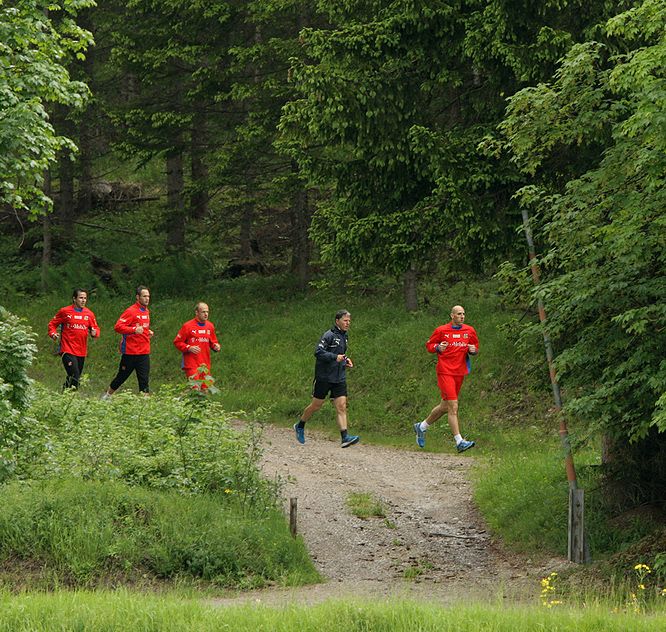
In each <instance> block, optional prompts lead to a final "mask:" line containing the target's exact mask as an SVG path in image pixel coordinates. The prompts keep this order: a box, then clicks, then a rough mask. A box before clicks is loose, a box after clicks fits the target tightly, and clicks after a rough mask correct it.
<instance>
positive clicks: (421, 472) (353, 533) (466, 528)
mask: <svg viewBox="0 0 666 632" xmlns="http://www.w3.org/2000/svg"><path fill="white" fill-rule="evenodd" d="M410 431H411V428H407V429H406V432H407V433H410ZM410 438H411V437H410ZM476 449H477V448H474V449H473V450H476ZM473 450H472V451H468V452H466V453H465V454H462V455H458V454H456V453H452V454H434V453H431V452H424V451H419V450H418V448H416V446H415V449H414V450H403V449H398V448H391V447H383V446H374V445H364V444H363V443H362V442H361V443H359V444H357V445H355V446H351V447H349V448H346V449H341V448H340V444H339V442H338V441H334V440H332V439H331V438H330V437H328V436H324V435H323V434H320V433H317V431H312V430H310V429H309V428H306V443H305V445H300V444H299V443H297V442H296V439H295V437H294V432H293V430H291V429H290V428H287V429H285V428H279V427H275V426H266V428H265V431H264V455H263V462H262V466H263V469H264V472H265V474H266V475H267V476H268V477H270V478H275V477H276V476H278V477H280V478H281V479H282V480H284V481H286V485H285V490H284V496H285V502H286V506H285V511H286V512H287V514H288V512H289V498H296V499H297V516H298V520H297V529H298V533H299V534H300V535H302V537H303V539H304V541H305V543H306V545H307V548H308V550H309V551H310V555H311V556H312V559H313V561H314V563H315V566H316V567H317V569H318V570H319V572H320V574H321V575H322V577H323V578H324V581H323V582H322V583H321V584H315V585H309V586H301V587H297V588H282V587H272V588H265V589H261V590H253V591H249V592H243V593H238V594H237V595H230V596H229V597H228V598H224V599H216V600H215V602H216V603H219V604H226V603H243V602H253V603H263V604H267V605H286V604H289V603H294V604H303V603H307V604H314V603H319V602H322V601H325V600H328V599H344V598H354V599H364V600H365V599H368V598H372V599H379V600H382V599H395V598H407V599H419V600H423V599H425V600H428V601H431V602H436V603H442V604H448V603H455V602H461V601H468V600H474V601H490V602H494V603H498V601H499V602H501V601H502V600H506V601H512V602H515V601H522V602H531V603H535V602H536V600H537V597H538V594H539V591H540V588H541V587H540V583H539V580H540V578H542V577H544V576H546V575H548V574H549V573H550V572H551V571H554V570H555V571H557V570H560V569H561V568H563V567H564V566H566V565H567V561H566V560H564V559H561V558H551V559H536V558H531V559H528V558H527V557H525V556H521V555H517V554H515V553H511V552H509V551H507V550H504V549H503V547H502V546H501V545H500V544H499V543H498V542H496V541H495V540H494V539H493V538H492V536H491V534H490V533H489V532H488V530H487V529H486V527H485V526H484V523H483V520H482V518H481V516H480V514H479V513H478V511H477V510H476V508H475V506H474V502H473V499H472V486H471V482H470V476H469V475H470V468H471V466H472V464H473V460H474V456H473ZM352 492H357V493H370V494H372V496H373V497H374V498H376V499H379V500H380V501H381V502H382V504H383V507H384V513H385V517H383V518H379V517H373V518H369V519H361V518H358V517H356V516H354V515H353V514H352V513H351V512H350V510H349V508H348V507H347V504H346V502H347V498H348V496H349V494H350V493H352Z"/></svg>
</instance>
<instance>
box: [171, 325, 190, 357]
mask: <svg viewBox="0 0 666 632" xmlns="http://www.w3.org/2000/svg"><path fill="white" fill-rule="evenodd" d="M186 340H187V329H186V327H185V325H183V326H182V327H181V328H180V329H179V330H178V333H177V334H176V337H175V338H174V339H173V345H174V347H176V349H178V351H181V352H182V353H187V352H188V351H189V348H190V345H188V344H187V342H186Z"/></svg>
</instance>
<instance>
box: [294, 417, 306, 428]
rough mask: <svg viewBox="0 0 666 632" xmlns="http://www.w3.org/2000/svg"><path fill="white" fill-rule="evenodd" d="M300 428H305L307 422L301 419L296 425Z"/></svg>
mask: <svg viewBox="0 0 666 632" xmlns="http://www.w3.org/2000/svg"><path fill="white" fill-rule="evenodd" d="M296 425H297V426H298V427H299V428H305V422H304V421H303V420H302V419H301V420H299V422H298V423H297V424H296Z"/></svg>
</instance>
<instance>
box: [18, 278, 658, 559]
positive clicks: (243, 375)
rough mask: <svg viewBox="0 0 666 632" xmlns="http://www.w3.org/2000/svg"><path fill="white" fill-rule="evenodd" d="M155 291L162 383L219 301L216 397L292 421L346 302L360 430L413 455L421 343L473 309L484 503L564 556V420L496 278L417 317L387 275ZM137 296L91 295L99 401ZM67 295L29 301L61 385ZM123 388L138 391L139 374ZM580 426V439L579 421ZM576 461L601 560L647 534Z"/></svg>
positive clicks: (494, 519) (452, 294)
mask: <svg viewBox="0 0 666 632" xmlns="http://www.w3.org/2000/svg"><path fill="white" fill-rule="evenodd" d="M165 274H166V272H165ZM167 276H168V275H167ZM151 290H152V297H153V303H152V305H151V310H152V322H153V329H154V330H155V332H156V335H155V338H154V339H153V352H152V360H151V363H152V386H153V388H157V387H158V386H159V385H160V384H165V383H171V384H181V383H182V382H183V378H182V375H181V371H180V369H179V366H180V357H179V353H178V352H177V351H176V349H175V348H174V347H173V345H172V340H173V337H174V336H175V334H176V332H177V331H178V329H179V327H180V325H181V324H182V322H184V321H185V320H186V319H189V318H190V317H191V316H192V313H193V307H194V303H195V302H196V301H197V300H199V299H202V300H205V301H207V302H208V304H209V305H210V307H211V320H212V321H213V322H214V323H215V324H216V326H217V329H218V333H219V337H220V342H221V345H222V351H221V353H220V354H217V355H215V356H214V357H213V375H214V376H215V377H216V379H217V386H219V387H220V389H221V392H220V394H219V395H216V396H215V398H216V400H217V401H219V402H221V404H222V406H223V407H224V408H225V409H226V410H227V411H237V412H238V414H240V415H241V416H244V417H246V418H248V419H252V418H255V419H260V420H262V421H270V422H272V423H276V424H281V425H283V426H290V425H291V424H293V423H294V421H295V420H296V419H297V418H298V416H299V415H300V413H301V412H302V410H303V408H304V407H305V406H306V404H307V403H308V402H309V399H310V388H311V380H312V375H313V366H314V356H313V352H314V347H315V344H316V342H317V340H318V339H319V336H320V335H321V333H322V332H323V331H324V330H325V329H326V328H328V327H329V326H330V325H331V324H332V321H333V314H334V313H335V311H336V310H337V309H339V308H342V307H344V308H346V309H349V310H350V311H351V313H352V326H351V329H350V348H349V355H350V356H351V357H352V358H353V360H354V363H355V367H354V369H352V370H350V372H349V375H348V385H349V424H350V429H351V430H352V431H353V432H354V433H358V434H360V435H361V436H362V441H364V442H375V443H385V444H391V445H395V446H398V447H402V448H404V449H408V450H416V449H417V448H416V446H415V444H414V439H413V433H412V431H411V426H412V424H413V423H414V421H417V420H421V419H423V418H424V417H425V416H426V415H427V414H428V412H429V411H430V410H431V408H432V407H433V406H434V405H435V404H436V403H437V402H438V401H439V392H438V389H437V385H436V378H435V358H434V356H432V355H431V354H428V353H427V352H426V350H425V348H424V343H425V341H426V340H427V338H428V336H429V335H430V333H431V332H432V331H433V329H434V328H435V327H436V326H438V325H439V324H442V323H444V322H447V321H448V318H449V309H450V306H451V305H453V304H455V303H461V304H463V305H464V306H465V308H466V312H467V322H468V323H469V324H471V325H473V326H474V327H475V328H476V329H477V331H478V333H479V336H480V341H481V344H480V353H479V356H478V357H477V358H475V359H474V361H473V370H472V373H471V374H470V375H469V376H468V377H467V378H466V379H465V383H464V386H463V390H462V393H461V398H460V420H461V429H462V432H463V434H464V436H466V437H468V438H472V439H475V440H476V441H477V446H476V447H475V449H474V451H473V452H472V453H470V454H471V455H472V456H473V458H474V459H475V461H476V464H477V465H476V467H477V468H478V469H477V475H476V478H477V493H476V501H477V503H478V505H479V507H480V509H481V511H482V513H483V515H484V516H485V517H486V519H487V520H488V522H489V524H490V526H491V528H492V529H493V531H494V532H495V534H497V535H498V536H499V537H500V538H502V539H503V540H504V541H505V542H507V543H509V544H510V545H511V546H513V547H514V548H516V549H517V550H521V551H526V552H530V553H533V552H537V551H538V552H541V553H544V554H546V555H552V554H553V553H557V554H562V553H563V552H564V551H565V547H566V530H567V524H566V503H567V483H566V477H565V473H564V467H563V464H562V459H561V453H560V445H559V439H558V437H557V425H558V424H557V420H556V419H554V417H553V416H550V415H549V414H548V408H549V406H550V398H551V395H550V386H549V383H548V375H547V371H546V367H545V361H544V362H541V363H540V358H541V353H542V352H541V349H540V347H538V346H537V347H535V349H534V350H533V352H532V354H531V355H530V356H529V357H527V358H526V357H523V354H521V353H520V352H519V351H518V350H517V349H516V348H515V347H514V345H513V342H512V341H513V339H514V338H515V336H514V334H513V331H514V330H515V329H516V328H517V327H520V323H516V322H514V320H515V319H516V316H520V314H512V313H510V312H507V311H506V310H505V309H503V308H502V307H501V306H500V303H499V300H498V297H497V294H496V291H495V286H494V285H493V284H492V283H488V282H477V281H474V282H470V283H466V284H464V283H458V284H456V285H452V286H446V285H445V284H442V286H441V287H436V285H435V284H432V285H431V286H430V287H429V289H428V292H429V294H428V298H429V301H430V306H429V307H428V308H426V309H423V310H422V311H420V312H418V313H415V314H407V313H406V312H405V311H404V308H403V304H402V297H401V293H400V291H399V288H396V287H394V286H391V285H390V284H389V283H386V284H385V285H384V286H382V287H374V288H365V289H364V291H362V292H361V291H359V289H358V288H352V289H350V290H349V291H347V292H343V291H340V292H338V293H334V292H332V291H328V290H317V291H312V292H309V293H307V294H303V293H301V292H298V291H297V290H296V289H295V286H294V284H293V281H291V280H289V279H287V278H284V277H272V278H260V277H247V278H243V279H238V280H234V281H213V282H210V283H209V284H208V286H207V287H206V289H205V290H203V291H202V288H201V287H199V286H197V285H193V286H192V290H191V294H190V295H189V296H188V298H187V299H182V298H175V297H173V295H171V294H172V293H171V288H170V287H161V286H159V285H158V286H153V287H152V288H151ZM167 292H169V294H167ZM9 298H11V297H9ZM132 300H133V296H131V294H130V295H128V296H125V297H113V298H112V297H109V296H100V297H97V298H95V297H93V298H92V299H91V301H90V307H91V308H92V309H93V311H95V312H96V314H97V316H98V319H99V321H100V323H101V326H102V338H101V339H100V340H99V341H94V342H92V343H91V351H90V357H89V359H88V361H87V363H86V374H87V375H88V381H87V383H86V384H85V385H84V386H83V388H82V389H81V394H82V395H83V396H84V397H96V396H98V394H99V393H101V392H102V390H103V389H104V388H105V387H106V386H107V385H108V383H109V381H110V380H111V378H112V377H113V375H114V374H115V372H116V369H117V363H118V353H117V345H118V339H119V337H118V336H117V335H115V334H114V333H113V331H112V327H113V324H114V323H115V320H116V318H117V316H118V315H119V313H120V312H121V310H122V309H124V308H125V307H126V306H127V305H129V304H130V303H131V302H132ZM67 302H68V301H67V297H66V296H59V297H57V298H54V297H52V296H51V297H40V298H37V299H35V300H33V301H31V302H30V304H29V316H30V322H31V323H33V325H34V326H35V327H37V328H39V327H40V326H41V330H40V338H39V343H38V344H39V346H40V351H41V352H40V354H39V355H38V358H37V361H36V363H35V365H34V367H33V371H32V374H33V376H34V377H35V378H37V379H39V380H40V381H42V382H44V383H45V384H47V385H48V387H49V388H52V389H58V388H59V386H60V385H61V383H62V380H63V375H64V372H63V369H62V366H61V364H60V362H59V359H58V358H57V357H55V356H53V355H52V354H50V353H49V351H50V350H51V349H52V347H53V345H52V343H51V341H49V340H48V338H47V337H46V334H45V330H46V323H47V321H48V319H49V318H50V317H51V316H52V315H53V314H54V313H55V311H56V309H57V308H58V307H60V306H61V305H64V304H66V303H67ZM7 306H8V307H9V308H13V309H14V311H16V312H18V313H21V312H22V311H25V307H24V306H23V304H20V305H19V304H13V305H12V302H11V300H10V301H9V302H8V305H7ZM537 344H538V341H537ZM523 353H524V352H523ZM535 363H536V365H535ZM535 369H536V373H535ZM535 375H536V376H537V377H536V378H535ZM123 388H124V389H132V390H135V389H136V383H135V380H134V378H133V377H132V378H130V380H129V381H128V382H127V383H126V385H125V386H124V387H123ZM243 411H244V412H243ZM309 424H310V427H312V428H318V429H320V430H323V431H325V432H328V433H330V434H331V436H333V435H335V434H337V427H336V424H335V415H334V410H333V406H332V405H330V404H329V403H328V402H327V403H326V405H325V406H324V407H323V409H322V410H321V411H320V412H318V413H317V414H316V415H315V416H314V417H313V418H312V420H311V421H310V422H309ZM570 426H571V427H570V431H571V433H572V438H573V439H574V442H575V441H577V439H578V437H577V436H576V434H577V433H576V431H577V427H576V424H575V423H572V424H570ZM431 451H432V452H442V451H444V452H448V453H451V454H454V453H455V449H454V445H453V441H452V439H451V437H450V431H449V429H448V424H447V423H446V421H445V420H444V419H443V420H441V421H440V422H438V423H437V424H435V425H434V426H433V427H432V428H431V429H430V430H429V431H428V443H427V447H426V452H431ZM575 459H576V464H577V466H578V467H579V472H580V473H581V474H582V475H581V486H583V487H586V488H588V490H589V496H588V499H589V500H588V503H587V514H586V515H587V518H586V519H587V521H588V523H589V525H590V526H591V529H590V543H591V545H592V553H593V555H594V556H595V558H596V557H597V556H598V555H600V554H601V555H605V554H607V553H609V552H613V551H616V550H618V549H620V548H622V547H624V546H627V545H629V544H631V543H632V542H635V541H636V540H637V539H638V538H639V537H640V536H641V535H642V534H643V533H645V531H646V530H645V529H644V530H641V529H640V528H638V527H637V528H634V530H633V531H625V532H624V533H619V532H616V531H614V530H613V528H612V527H610V526H609V525H608V524H607V523H606V520H605V518H604V517H603V508H602V506H601V503H600V502H599V492H598V491H597V488H598V471H597V470H598V468H596V464H597V463H598V457H597V451H596V450H594V449H586V450H582V451H580V452H578V453H577V454H576V455H575ZM639 527H640V525H639Z"/></svg>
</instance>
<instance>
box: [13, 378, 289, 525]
mask: <svg viewBox="0 0 666 632" xmlns="http://www.w3.org/2000/svg"><path fill="white" fill-rule="evenodd" d="M30 410H31V414H32V416H33V417H34V418H35V419H36V421H37V423H38V424H39V425H40V426H41V427H42V429H43V433H44V434H43V437H44V438H43V441H42V452H41V454H40V455H39V458H36V455H35V454H32V455H30V462H29V463H25V464H24V470H25V473H26V476H29V477H30V478H34V479H47V478H60V477H63V476H66V477H71V476H74V477H77V478H81V479H83V480H97V481H109V480H122V481H124V482H126V483H127V484H129V485H135V486H144V487H149V488H153V489H159V490H175V491H179V492H181V493H188V494H191V493H204V492H206V493H216V494H221V495H222V496H225V497H228V496H233V497H234V499H235V500H236V501H237V502H240V503H241V505H242V506H243V507H244V509H245V511H249V512H252V513H254V514H257V513H261V512H263V511H265V510H266V509H268V508H270V507H273V506H274V505H275V501H276V498H277V491H278V490H277V483H274V482H269V481H266V480H265V479H263V478H262V476H261V473H260V471H259V467H258V461H259V457H260V449H259V439H260V434H261V430H260V428H259V427H257V426H250V429H249V430H248V431H245V432H239V431H236V430H234V429H233V428H232V427H231V426H230V424H229V415H228V414H227V413H226V412H225V411H224V410H223V409H222V408H221V407H220V405H219V404H218V403H215V402H211V401H208V400H207V399H206V398H198V397H197V393H195V392H184V393H178V392H177V391H174V390H173V389H167V388H163V389H162V390H161V391H160V392H158V393H156V394H154V395H153V396H151V397H145V396H143V395H134V394H132V393H129V392H123V393H118V394H116V395H114V397H113V398H112V399H111V400H106V401H100V400H91V399H84V398H82V397H80V396H79V394H77V393H76V392H65V393H63V394H54V393H51V392H48V391H47V390H45V389H40V390H39V397H38V398H36V400H35V402H34V404H33V406H32V407H31V409H30Z"/></svg>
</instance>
